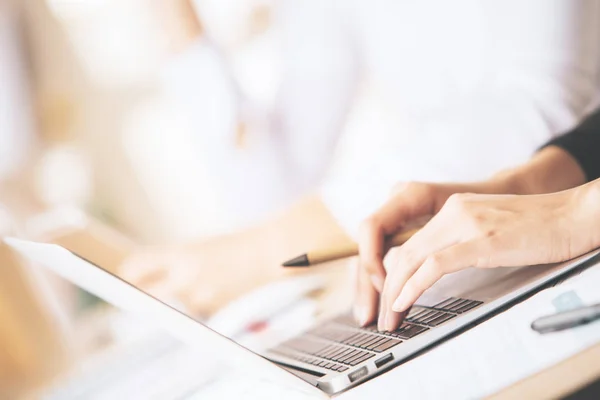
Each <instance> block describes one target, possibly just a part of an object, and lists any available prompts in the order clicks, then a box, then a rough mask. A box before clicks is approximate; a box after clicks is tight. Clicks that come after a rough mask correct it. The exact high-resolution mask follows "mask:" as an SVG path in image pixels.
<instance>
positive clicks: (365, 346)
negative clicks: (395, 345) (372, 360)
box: [360, 335, 385, 349]
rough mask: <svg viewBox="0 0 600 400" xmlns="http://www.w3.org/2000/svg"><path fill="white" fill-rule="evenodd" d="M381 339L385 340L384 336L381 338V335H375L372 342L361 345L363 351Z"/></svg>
mask: <svg viewBox="0 0 600 400" xmlns="http://www.w3.org/2000/svg"><path fill="white" fill-rule="evenodd" d="M381 339H385V338H384V337H382V336H379V335H373V337H372V338H371V340H369V341H367V342H364V343H362V344H361V345H360V347H361V348H363V349H368V348H369V346H371V345H373V344H374V343H377V342H379V341H381Z"/></svg>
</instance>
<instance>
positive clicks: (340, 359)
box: [337, 350, 362, 364]
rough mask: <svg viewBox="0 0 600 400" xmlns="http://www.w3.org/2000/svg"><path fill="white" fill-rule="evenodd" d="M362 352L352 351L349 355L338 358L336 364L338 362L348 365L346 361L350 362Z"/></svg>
mask: <svg viewBox="0 0 600 400" xmlns="http://www.w3.org/2000/svg"><path fill="white" fill-rule="evenodd" d="M361 353H362V352H361V351H360V350H352V351H351V352H350V353H348V354H346V355H345V356H344V357H340V358H339V359H338V360H337V362H340V363H342V364H348V363H347V362H346V361H347V360H350V359H352V358H354V357H356V356H358V355H360V354H361Z"/></svg>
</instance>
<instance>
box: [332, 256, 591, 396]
mask: <svg viewBox="0 0 600 400" xmlns="http://www.w3.org/2000/svg"><path fill="white" fill-rule="evenodd" d="M599 285H600V266H598V265H596V266H594V267H592V268H590V269H588V270H586V271H584V272H583V273H582V274H580V275H578V276H576V277H573V278H572V279H570V280H568V281H566V282H564V283H563V284H561V285H560V286H555V287H553V288H550V289H547V290H544V291H542V292H540V293H538V294H536V295H535V296H533V297H532V298H530V299H528V300H526V301H524V302H523V303H520V304H517V305H516V306H514V307H512V308H511V309H509V310H507V311H505V312H504V313H502V314H500V315H497V316H495V317H494V318H492V319H490V320H489V321H486V322H484V323H482V324H481V325H479V326H477V327H475V328H473V329H471V330H469V331H467V332H464V333H463V334H461V335H459V336H458V337H456V338H454V339H451V340H450V341H448V342H446V343H443V344H441V345H439V346H438V347H436V348H434V349H433V350H431V351H430V352H428V353H426V354H423V355H422V356H420V357H418V358H416V359H414V360H412V361H410V362H407V363H406V364H404V365H400V366H398V367H396V368H395V369H393V370H391V371H389V372H387V373H386V374H384V375H382V376H380V377H377V378H375V379H373V380H371V381H369V382H366V383H364V384H363V385H360V386H359V387H357V388H355V389H352V390H350V391H349V392H347V393H345V394H342V395H341V396H340V397H339V398H340V399H343V400H351V399H365V398H377V399H379V400H386V399H390V400H391V399H398V398H399V397H400V396H401V397H406V398H418V399H441V398H443V399H466V398H482V397H485V396H486V395H491V394H493V393H496V392H498V391H499V390H501V389H503V388H505V387H507V386H509V385H511V384H513V383H515V382H517V381H519V380H521V379H523V378H526V377H528V376H530V375H532V374H534V373H536V372H539V371H541V370H543V369H545V368H547V367H550V366H552V365H554V364H556V363H558V362H560V361H562V360H564V359H565V358H568V357H570V356H572V355H574V354H576V353H578V352H580V351H582V350H584V349H586V348H588V347H590V346H592V345H594V344H596V343H598V342H600V321H599V322H595V323H591V324H588V325H584V326H580V327H577V328H574V329H570V330H566V331H562V332H555V333H550V334H545V335H541V334H539V333H537V332H534V331H533V330H532V329H531V328H530V325H531V322H532V321H533V320H535V319H536V318H538V317H540V316H543V315H548V314H552V313H555V312H557V311H561V310H564V309H565V308H569V307H571V306H577V305H579V304H577V303H581V304H593V303H597V302H600V291H599V290H598V287H599ZM573 303H576V304H573Z"/></svg>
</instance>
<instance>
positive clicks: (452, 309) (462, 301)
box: [446, 299, 471, 312]
mask: <svg viewBox="0 0 600 400" xmlns="http://www.w3.org/2000/svg"><path fill="white" fill-rule="evenodd" d="M470 302H471V300H467V299H460V301H459V302H457V303H454V304H452V305H451V306H449V307H448V308H446V310H447V311H450V312H456V310H458V309H459V308H461V307H463V306H465V305H467V304H469V303H470Z"/></svg>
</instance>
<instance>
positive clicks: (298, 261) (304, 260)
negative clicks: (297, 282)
mask: <svg viewBox="0 0 600 400" xmlns="http://www.w3.org/2000/svg"><path fill="white" fill-rule="evenodd" d="M281 265H283V266H284V267H308V266H309V265H310V263H309V262H308V256H307V255H306V254H302V255H301V256H298V257H294V258H292V259H291V260H287V261H286V262H284V263H283V264H281Z"/></svg>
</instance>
